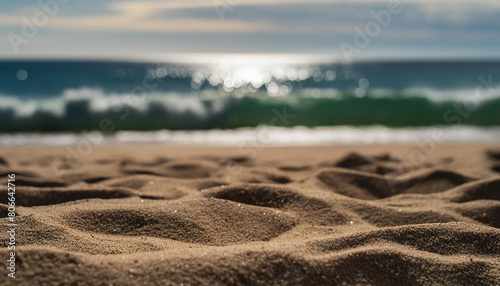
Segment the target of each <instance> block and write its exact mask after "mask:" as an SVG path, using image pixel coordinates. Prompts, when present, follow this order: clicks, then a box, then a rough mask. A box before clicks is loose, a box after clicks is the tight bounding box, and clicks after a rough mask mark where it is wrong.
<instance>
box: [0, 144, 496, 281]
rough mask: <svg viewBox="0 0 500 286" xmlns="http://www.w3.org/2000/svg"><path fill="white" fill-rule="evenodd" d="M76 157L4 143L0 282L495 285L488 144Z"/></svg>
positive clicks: (102, 152) (97, 152) (116, 151)
mask: <svg viewBox="0 0 500 286" xmlns="http://www.w3.org/2000/svg"><path fill="white" fill-rule="evenodd" d="M75 150H76V148H72V149H68V148H48V147H43V148H42V147H38V148H2V149H1V150H0V173H1V177H2V178H3V179H2V182H3V183H2V185H3V186H4V187H2V189H1V193H0V203H1V205H0V214H1V215H2V225H3V226H6V225H7V223H8V218H7V214H8V211H7V205H6V204H7V202H8V196H7V192H6V189H7V188H6V185H7V174H9V173H15V174H16V182H15V184H16V195H15V197H16V203H17V207H16V214H17V216H16V222H17V224H18V225H17V227H16V249H15V252H16V257H17V260H16V274H15V276H16V278H15V279H12V278H9V277H7V275H8V273H9V270H8V269H7V268H6V267H7V262H6V259H8V258H9V253H10V251H9V250H7V243H8V241H9V234H8V233H7V232H6V231H2V232H1V233H0V244H1V245H2V248H1V250H0V257H1V261H2V263H1V268H0V275H1V276H2V278H1V280H0V281H1V283H0V284H2V285H220V284H229V285H235V284H247V285H269V284H273V285H284V284H285V285H337V284H375V285H435V284H445V285H494V284H496V285H498V284H500V230H499V227H500V201H499V200H500V174H499V172H500V146H498V145H486V144H475V145H464V144H455V145H439V146H427V148H419V147H418V146H416V145H415V146H412V145H399V146H396V145H372V146H367V145H364V146H337V147H309V148H306V147H301V148H298V147H297V148H285V147H282V148H271V147H266V148H264V147H262V146H257V147H255V148H248V147H245V148H194V147H191V148H187V147H185V148H182V147H168V146H160V145H128V146H107V147H93V148H90V149H81V150H80V153H78V152H76V153H75V152H74V151H75ZM83 151H84V152H83ZM75 154H76V155H75ZM3 229H6V227H5V228H3Z"/></svg>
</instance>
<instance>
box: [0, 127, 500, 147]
mask: <svg viewBox="0 0 500 286" xmlns="http://www.w3.org/2000/svg"><path fill="white" fill-rule="evenodd" d="M94 135H95V134H94ZM438 135H439V136H438ZM91 136H93V135H91V134H90V133H57V134H48V133H16V134H0V146H27V145H29V146H64V145H74V144H78V143H80V142H84V141H89V140H90V141H91V142H92V144H94V145H114V144H142V143H159V144H165V145H181V146H236V147H242V146H254V147H255V146H318V145H339V144H387V143H400V144H415V143H418V142H421V141H429V140H433V141H435V143H454V142H457V143H487V142H500V127H490V128H480V127H470V126H458V125H457V126H448V127H425V128H388V127H383V126H371V127H351V126H337V127H316V128H306V127H294V128H283V127H268V126H261V127H257V128H240V129H235V130H219V129H214V130H206V131H171V130H160V131H147V132H146V131H120V132H117V133H114V134H112V135H106V136H102V137H101V136H94V139H90V137H91ZM95 138H102V139H99V140H95ZM436 138H439V139H436Z"/></svg>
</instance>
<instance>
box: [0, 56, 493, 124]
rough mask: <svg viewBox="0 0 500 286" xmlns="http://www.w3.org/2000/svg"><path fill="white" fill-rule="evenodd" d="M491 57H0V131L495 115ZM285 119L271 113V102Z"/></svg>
mask: <svg viewBox="0 0 500 286" xmlns="http://www.w3.org/2000/svg"><path fill="white" fill-rule="evenodd" d="M499 87H500V62H485V61H483V62H472V61H468V62H467V61H464V62H450V61H448V62H365V63H354V64H351V65H343V64H274V63H272V62H270V63H259V64H255V65H253V64H234V65H231V64H229V65H227V64H226V65H218V64H197V65H195V64H173V63H170V64H168V63H146V62H144V63H143V62H141V63H138V62H106V61H2V62H0V118H1V123H0V132H23V131H82V130H92V129H102V124H103V119H104V120H105V121H106V122H108V120H109V121H110V122H112V126H113V128H112V129H113V131H115V130H161V129H171V130H178V129H214V128H222V129H233V128H239V127H253V126H258V125H279V126H286V127H292V126H308V127H315V126H336V125H351V126H369V125H384V126H391V127H407V126H433V125H455V124H460V125H476V126H497V125H500V116H499V114H500V88H499ZM277 110H278V111H280V112H281V113H283V112H285V113H288V114H291V115H290V118H292V117H293V120H281V121H280V122H278V123H277V122H272V120H271V119H272V118H273V116H274V114H275V113H276V111H277Z"/></svg>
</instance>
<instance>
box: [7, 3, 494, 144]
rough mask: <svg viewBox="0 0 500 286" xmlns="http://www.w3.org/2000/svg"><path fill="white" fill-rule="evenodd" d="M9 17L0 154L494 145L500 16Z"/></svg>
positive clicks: (118, 6) (302, 8) (20, 11)
mask: <svg viewBox="0 0 500 286" xmlns="http://www.w3.org/2000/svg"><path fill="white" fill-rule="evenodd" d="M0 8H1V9H0V11H1V12H0V33H1V37H0V117H1V119H2V120H1V123H0V145H30V144H35V145H39V144H48V145H60V144H72V143H75V142H78V140H81V138H83V137H84V136H86V134H87V133H88V132H98V133H99V134H101V135H102V140H101V141H100V142H99V144H101V143H110V144H116V143H124V142H125V143H126V142H164V143H171V144H214V145H226V144H228V145H234V144H241V142H254V141H256V142H258V143H261V144H268V145H273V144H275V145H311V144H334V143H389V142H407V143H411V142H415V141H418V140H422V139H426V138H427V139H429V138H431V139H432V140H436V141H438V140H440V141H457V142H484V141H495V142H496V141H498V140H500V117H499V116H498V114H500V112H499V111H500V88H499V87H500V50H499V49H498V46H499V44H500V37H498V35H500V20H499V19H500V3H499V2H497V1H489V0H482V1H428V0H414V1H363V0H358V1H326V0H312V1H305V0H270V1H261V0H214V1H210V0H208V1H205V0H204V1H201V0H200V1H198V0H192V1H178V0H164V1H94V0H90V1H68V0H59V1H58V0H50V1H40V2H33V1H15V2H14V1H10V2H5V1H4V2H2V3H1V4H0ZM436 134H438V135H439V136H437V135H436ZM435 138H438V139H435Z"/></svg>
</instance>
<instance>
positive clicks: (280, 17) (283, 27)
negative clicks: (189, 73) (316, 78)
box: [0, 0, 500, 59]
mask: <svg viewBox="0 0 500 286" xmlns="http://www.w3.org/2000/svg"><path fill="white" fill-rule="evenodd" d="M499 47H500V1H498V0H474V1H465V0H454V1H447V0H446V1H439V0H437V1H436V0H434V1H433V0H412V1H404V0H401V1H397V0H388V1H379V0H372V1H368V0H350V1H348V0H156V1H147V0H146V1H129V0H125V1H121V0H85V1H83V0H40V1H34V0H16V1H9V0H0V57H1V58H33V57H36V58H113V57H118V58H127V59H132V58H141V57H162V56H164V57H168V56H169V55H170V56H175V55H177V54H185V53H197V54H207V53H234V54H240V53H252V54H254V53H256V54H263V53H264V54H315V55H327V56H331V57H334V58H344V59H345V58H350V59H373V58H375V59H377V58H460V59H463V58H495V59H500V49H499Z"/></svg>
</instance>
